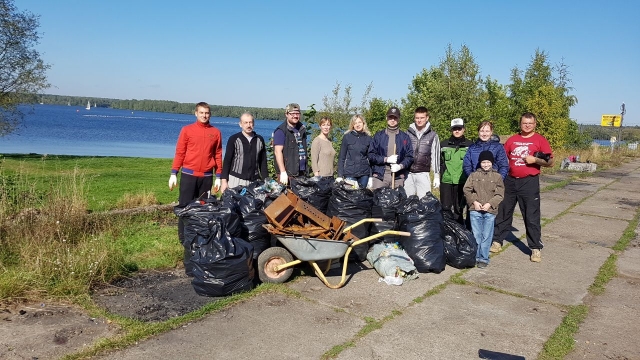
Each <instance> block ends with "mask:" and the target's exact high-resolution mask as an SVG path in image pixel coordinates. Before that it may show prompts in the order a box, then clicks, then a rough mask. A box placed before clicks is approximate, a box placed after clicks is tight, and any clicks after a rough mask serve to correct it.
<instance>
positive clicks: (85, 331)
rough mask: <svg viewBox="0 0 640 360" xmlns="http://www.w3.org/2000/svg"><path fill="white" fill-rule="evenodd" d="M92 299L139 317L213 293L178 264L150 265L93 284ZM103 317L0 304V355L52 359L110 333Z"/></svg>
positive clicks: (168, 314) (154, 317) (156, 317)
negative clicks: (200, 288)
mask: <svg viewBox="0 0 640 360" xmlns="http://www.w3.org/2000/svg"><path fill="white" fill-rule="evenodd" d="M92 297H93V299H94V301H95V303H96V304H97V305H98V306H100V307H102V308H104V309H106V310H108V311H109V312H111V313H113V314H117V315H120V316H124V317H128V318H133V319H138V320H141V321H163V320H167V319H170V318H172V317H176V316H181V315H184V314H187V313H189V312H191V311H194V310H197V309H199V308H201V307H202V306H204V305H206V304H208V303H210V302H213V301H216V300H217V299H219V298H213V297H206V296H200V295H198V294H196V292H195V291H194V290H193V287H192V286H191V278H189V277H187V276H186V275H184V270H182V269H176V270H174V271H164V272H163V271H150V272H141V273H137V274H135V275H134V276H132V277H130V278H126V279H122V280H119V281H117V282H116V283H114V284H112V285H109V286H105V287H102V288H100V289H96V290H95V291H94V293H93V295H92ZM117 332H118V328H117V327H116V326H115V325H113V324H111V323H110V322H109V321H108V320H107V319H102V318H91V317H90V316H89V315H87V313H86V311H84V310H83V309H80V308H77V307H75V306H72V305H65V304H51V303H41V304H29V305H13V306H10V307H3V308H0V359H8V360H13V359H40V360H42V359H58V358H60V357H62V356H64V355H65V354H71V353H74V352H78V351H81V350H82V349H83V348H84V347H87V346H90V345H91V344H93V343H94V342H95V341H96V340H98V339H100V338H105V337H111V336H114V335H116V334H117Z"/></svg>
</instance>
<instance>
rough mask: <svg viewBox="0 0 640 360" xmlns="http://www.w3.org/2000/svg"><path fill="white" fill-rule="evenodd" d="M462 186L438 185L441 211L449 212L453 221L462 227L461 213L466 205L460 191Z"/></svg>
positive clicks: (462, 193) (462, 218)
mask: <svg viewBox="0 0 640 360" xmlns="http://www.w3.org/2000/svg"><path fill="white" fill-rule="evenodd" d="M463 188H464V184H447V183H440V203H442V210H447V211H451V213H452V214H453V219H454V220H455V221H457V222H458V223H460V224H463V225H464V217H463V215H462V214H463V211H464V207H465V204H466V203H467V202H466V200H465V198H464V192H463V191H462V189H463Z"/></svg>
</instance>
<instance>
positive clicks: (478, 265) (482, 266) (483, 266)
mask: <svg viewBox="0 0 640 360" xmlns="http://www.w3.org/2000/svg"><path fill="white" fill-rule="evenodd" d="M476 266H477V267H478V269H484V268H486V267H487V266H489V264H487V263H486V262H482V261H478V263H477V264H476Z"/></svg>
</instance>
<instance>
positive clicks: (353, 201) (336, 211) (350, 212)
mask: <svg viewBox="0 0 640 360" xmlns="http://www.w3.org/2000/svg"><path fill="white" fill-rule="evenodd" d="M372 205H373V193H372V192H371V190H369V189H353V188H352V187H351V186H350V185H345V184H344V183H338V184H334V185H333V189H332V191H331V198H330V199H329V207H328V209H327V215H329V216H337V217H338V218H340V219H341V220H343V221H345V222H346V223H347V226H348V225H352V224H355V223H356V222H358V221H360V220H362V219H367V218H370V217H371V207H372ZM369 230H370V223H364V224H362V225H360V226H357V227H355V228H354V229H353V230H351V233H352V234H353V235H355V236H357V237H358V238H359V239H364V238H366V237H368V236H369ZM369 245H370V244H369V243H368V242H366V243H364V244H360V245H358V246H356V247H354V248H353V250H352V251H351V254H350V255H349V257H350V260H354V261H360V262H362V261H365V260H366V259H367V252H368V251H369ZM352 256H353V257H352Z"/></svg>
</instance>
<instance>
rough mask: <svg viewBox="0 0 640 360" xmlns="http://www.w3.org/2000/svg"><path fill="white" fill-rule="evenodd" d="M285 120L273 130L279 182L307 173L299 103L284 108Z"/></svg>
mask: <svg viewBox="0 0 640 360" xmlns="http://www.w3.org/2000/svg"><path fill="white" fill-rule="evenodd" d="M285 116H286V117H287V120H285V121H284V122H283V123H282V124H281V125H280V126H278V127H277V128H276V130H275V131H274V132H273V155H274V158H275V166H276V171H277V172H278V173H279V174H280V177H279V179H280V182H281V183H282V184H284V185H286V184H288V183H289V176H293V177H296V176H305V175H307V172H308V170H307V158H308V157H309V155H308V154H307V129H306V127H305V126H304V125H303V124H302V123H301V122H300V116H301V113H300V105H298V104H296V103H291V104H289V105H287V107H286V108H285Z"/></svg>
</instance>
